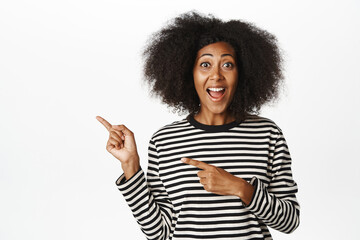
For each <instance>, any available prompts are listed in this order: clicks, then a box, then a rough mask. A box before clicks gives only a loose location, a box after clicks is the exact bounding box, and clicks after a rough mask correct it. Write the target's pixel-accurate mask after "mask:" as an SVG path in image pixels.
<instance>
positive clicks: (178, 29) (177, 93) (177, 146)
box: [97, 12, 299, 240]
mask: <svg viewBox="0 0 360 240" xmlns="http://www.w3.org/2000/svg"><path fill="white" fill-rule="evenodd" d="M144 56H145V76H146V80H147V81H148V82H149V83H150V84H151V88H152V91H153V92H154V93H155V94H158V95H159V96H161V98H162V100H163V101H164V102H165V103H166V104H168V105H169V106H171V107H174V108H175V109H177V110H178V111H179V112H183V111H185V112H186V111H188V112H189V114H188V116H187V117H186V118H184V119H182V120H180V121H175V122H173V123H171V124H168V125H166V126H164V127H162V128H160V129H159V130H158V131H156V132H155V133H154V134H153V136H152V138H151V139H150V142H149V148H148V150H149V155H148V158H149V163H148V169H147V177H146V178H145V174H144V172H143V170H142V168H141V166H140V164H139V156H138V153H137V150H136V143H135V139H134V134H133V133H132V132H131V131H130V130H129V129H127V128H126V126H124V125H111V124H110V123H108V122H107V121H106V120H105V119H103V118H101V117H97V119H98V120H99V121H100V122H101V123H102V124H103V125H104V126H105V127H106V128H107V130H108V131H109V132H110V137H109V140H108V143H107V147H106V149H107V150H108V151H109V152H110V153H111V154H112V155H113V156H115V157H116V158H117V159H119V160H120V161H121V166H122V169H123V171H124V174H122V175H121V176H120V177H119V178H118V179H117V181H116V184H117V186H118V189H119V190H120V191H121V192H122V194H123V195H124V197H125V199H126V201H127V203H128V205H129V207H130V208H131V210H132V212H133V215H134V217H135V218H136V220H137V222H138V223H139V225H140V227H141V229H142V231H143V232H144V234H145V236H146V237H147V239H164V240H165V239H173V240H175V239H176V240H178V239H183V240H185V239H272V238H271V235H270V232H269V230H268V226H270V227H272V228H274V229H277V230H279V231H282V232H285V233H290V232H292V231H294V230H295V229H296V228H297V226H298V225H299V204H298V202H297V200H296V196H295V194H296V193H297V185H296V183H295V181H294V180H293V178H292V172H291V157H290V154H289V150H288V147H287V144H286V141H285V138H284V136H283V134H282V131H281V129H280V128H279V127H278V126H277V125H276V124H275V123H274V122H273V121H272V120H270V119H268V118H264V117H261V116H258V110H259V109H260V107H261V106H262V105H263V104H264V103H265V102H268V101H270V100H271V99H274V98H276V97H277V95H278V88H279V86H280V82H281V80H282V79H283V76H282V73H281V56H280V54H279V50H278V47H277V44H276V38H275V37H274V36H273V35H271V34H269V33H268V32H266V31H264V30H261V29H258V28H257V27H255V26H253V25H252V24H249V23H245V22H242V21H239V20H232V21H228V22H224V21H221V20H219V19H217V18H215V17H213V16H203V15H200V14H198V13H195V12H190V13H186V14H183V15H180V16H179V17H177V18H175V20H174V21H173V22H171V23H169V24H168V25H167V26H165V27H164V28H163V29H162V30H161V31H159V32H158V33H157V34H155V35H154V36H153V39H152V41H151V42H150V44H149V45H148V47H147V49H146V50H145V52H144ZM254 113H255V114H254Z"/></svg>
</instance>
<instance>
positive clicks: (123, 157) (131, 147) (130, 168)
mask: <svg viewBox="0 0 360 240" xmlns="http://www.w3.org/2000/svg"><path fill="white" fill-rule="evenodd" d="M96 119H97V120H98V121H99V122H100V123H101V124H102V125H104V127H105V128H106V129H107V130H108V131H109V134H110V135H109V140H108V142H107V144H106V150H107V151H108V152H109V153H111V154H112V155H113V156H114V157H115V158H117V159H118V160H120V162H121V167H122V169H123V170H124V174H125V178H126V179H129V178H130V177H132V176H133V175H134V174H135V173H136V172H137V171H138V170H139V168H140V160H139V155H138V152H137V148H136V143H135V137H134V133H133V132H131V131H130V130H129V129H128V128H127V127H125V125H111V124H110V123H109V122H108V121H106V120H105V119H103V118H102V117H100V116H96Z"/></svg>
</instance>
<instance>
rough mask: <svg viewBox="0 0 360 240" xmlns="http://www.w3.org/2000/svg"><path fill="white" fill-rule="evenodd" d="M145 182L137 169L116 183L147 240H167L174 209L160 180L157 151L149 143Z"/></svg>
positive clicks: (140, 170) (142, 173) (143, 175)
mask: <svg viewBox="0 0 360 240" xmlns="http://www.w3.org/2000/svg"><path fill="white" fill-rule="evenodd" d="M148 158H149V164H148V170H147V179H145V174H144V172H143V170H142V169H141V168H140V169H139V171H138V172H137V173H136V174H135V175H134V176H133V177H131V178H130V179H128V180H126V181H125V179H124V175H122V176H120V177H119V178H118V180H117V181H116V184H117V186H118V189H119V190H120V191H121V193H122V194H123V195H124V197H125V200H126V202H127V203H128V205H129V207H130V209H131V211H132V213H133V215H134V217H135V219H136V220H137V222H138V224H139V225H140V228H141V230H142V231H143V233H144V234H145V236H146V238H147V239H152V240H166V239H168V237H169V235H170V232H171V227H172V221H173V217H174V210H173V209H174V207H173V205H172V203H171V201H170V200H169V197H168V194H167V192H166V190H165V188H164V185H163V184H162V182H161V180H160V178H159V168H158V159H157V151H156V148H155V144H154V142H153V141H152V140H150V142H149V148H148Z"/></svg>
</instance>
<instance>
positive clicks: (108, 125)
mask: <svg viewBox="0 0 360 240" xmlns="http://www.w3.org/2000/svg"><path fill="white" fill-rule="evenodd" d="M96 119H97V120H98V121H99V122H100V123H101V124H102V125H104V127H105V128H106V129H107V130H108V131H110V128H111V127H112V125H111V124H110V123H109V122H108V121H106V120H105V119H103V118H102V117H100V116H96Z"/></svg>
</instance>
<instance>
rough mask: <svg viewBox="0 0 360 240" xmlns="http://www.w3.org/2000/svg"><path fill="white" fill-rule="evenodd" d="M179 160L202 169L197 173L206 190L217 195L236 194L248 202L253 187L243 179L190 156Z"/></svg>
mask: <svg viewBox="0 0 360 240" xmlns="http://www.w3.org/2000/svg"><path fill="white" fill-rule="evenodd" d="M181 160H182V161H183V162H184V163H186V164H189V165H193V166H195V167H197V168H200V169H202V171H199V172H198V173H197V175H198V177H199V178H200V183H201V184H202V185H203V186H204V189H205V190H206V191H208V192H212V193H215V194H219V195H234V196H238V197H239V198H240V199H241V200H242V201H243V202H244V203H245V204H246V205H248V204H249V203H250V201H251V198H252V196H253V193H254V187H253V186H252V185H251V184H250V183H248V182H247V181H245V180H244V179H242V178H240V177H236V176H234V175H232V174H231V173H229V172H227V171H225V170H224V169H222V168H219V167H215V166H213V165H210V164H207V163H204V162H201V161H198V160H194V159H191V158H182V159H181Z"/></svg>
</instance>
